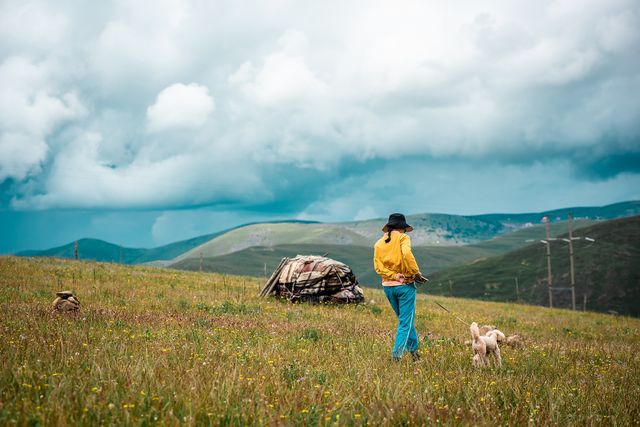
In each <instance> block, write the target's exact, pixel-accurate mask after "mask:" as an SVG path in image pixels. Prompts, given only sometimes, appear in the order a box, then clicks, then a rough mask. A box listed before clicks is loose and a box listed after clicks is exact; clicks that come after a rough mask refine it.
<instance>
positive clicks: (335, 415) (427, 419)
mask: <svg viewBox="0 0 640 427" xmlns="http://www.w3.org/2000/svg"><path fill="white" fill-rule="evenodd" d="M261 284H262V281H261V280H259V279H256V278H249V277H240V276H223V275H218V274H207V273H198V272H183V271H175V270H163V269H155V268H150V267H131V266H119V265H114V264H101V263H90V262H75V261H67V260H58V259H47V258H37V259H36V258H16V257H0V311H1V313H2V314H1V316H2V322H1V323H0V343H1V345H0V360H2V364H1V365H0V425H14V424H17V425H38V424H40V425H63V424H64V425H101V424H105V425H153V424H171V425H174V424H185V425H289V424H298V425H302V424H310V425H335V424H338V425H366V424H371V425H408V424H417V425H421V424H445V425H469V424H473V425H506V424H511V425H526V424H530V425H552V424H559V425H638V424H640V403H639V402H640V320H639V319H634V318H628V317H621V316H617V317H614V316H609V315H603V314H596V313H589V312H587V313H582V312H577V313H573V312H570V311H565V310H549V309H546V308H543V307H533V306H526V305H514V304H502V303H492V302H479V301H472V300H465V299H455V298H445V297H432V296H426V295H419V297H418V298H419V299H418V304H417V315H416V325H417V328H418V332H419V334H420V340H421V348H420V352H421V354H422V359H421V360H420V361H418V362H413V361H412V360H410V358H405V359H403V360H402V361H401V362H399V363H392V362H391V360H390V359H391V358H390V349H391V346H392V340H393V334H394V328H395V325H396V320H395V317H394V315H393V312H392V311H391V308H390V307H389V306H388V303H387V302H386V300H384V296H383V294H382V292H381V291H380V290H372V289H366V290H365V292H366V296H367V300H368V301H369V300H373V301H370V302H369V303H368V304H366V305H360V306H324V305H319V306H308V305H290V304H287V303H284V302H281V301H276V300H273V299H259V298H258V297H257V296H256V294H257V292H258V289H259V287H260V286H261ZM63 289H69V290H72V291H73V292H74V293H75V294H76V295H77V296H78V298H79V299H80V301H81V303H82V308H81V310H80V312H79V313H74V314H54V313H52V311H51V302H52V301H53V299H54V297H55V292H56V291H59V290H63ZM433 300H435V301H438V302H440V303H441V304H443V305H444V306H446V307H448V308H450V309H451V310H452V311H454V312H455V313H456V314H458V315H459V316H460V317H462V318H463V319H465V320H468V321H473V320H475V321H477V322H479V323H480V324H485V323H489V324H494V325H496V326H497V327H498V328H499V329H501V330H502V331H503V332H505V333H506V334H507V335H510V334H514V333H518V334H520V335H522V336H523V337H524V343H525V345H524V347H523V348H521V349H513V348H510V347H507V346H504V345H503V346H502V347H501V348H502V355H503V362H504V365H503V368H502V369H500V370H494V369H486V370H477V369H474V368H472V366H471V356H472V354H471V349H470V346H465V345H464V341H465V340H467V339H469V337H470V336H469V332H468V327H467V326H466V325H464V324H462V323H460V322H459V321H457V320H456V319H455V318H453V317H452V316H451V315H450V314H448V313H446V312H444V311H443V310H442V309H441V308H439V307H437V306H436V305H435V304H433V303H432V302H433ZM427 332H429V333H430V334H431V335H430V338H429V339H425V338H424V337H425V335H426V333H427Z"/></svg>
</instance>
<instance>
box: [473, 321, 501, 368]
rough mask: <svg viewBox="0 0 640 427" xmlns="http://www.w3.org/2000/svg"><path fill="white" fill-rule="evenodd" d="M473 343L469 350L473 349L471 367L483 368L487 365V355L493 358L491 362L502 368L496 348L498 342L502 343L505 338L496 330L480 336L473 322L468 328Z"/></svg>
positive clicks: (498, 350) (498, 351)
mask: <svg viewBox="0 0 640 427" xmlns="http://www.w3.org/2000/svg"><path fill="white" fill-rule="evenodd" d="M469 330H470V331H471V336H472V337H473V342H472V343H471V348H473V353H474V356H473V366H476V367H484V366H488V365H489V358H488V356H489V355H492V356H493V360H494V363H495V365H496V366H498V367H500V366H502V359H501V358H500V348H498V342H499V341H504V340H505V336H504V334H503V333H502V332H500V331H499V330H497V329H492V330H490V331H488V332H487V333H486V335H480V329H479V328H478V324H477V323H476V322H473V323H472V324H471V327H470V328H469Z"/></svg>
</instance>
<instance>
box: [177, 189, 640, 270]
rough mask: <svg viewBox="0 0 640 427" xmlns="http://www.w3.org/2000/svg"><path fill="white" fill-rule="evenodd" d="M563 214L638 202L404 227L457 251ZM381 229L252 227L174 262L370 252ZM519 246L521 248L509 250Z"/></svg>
mask: <svg viewBox="0 0 640 427" xmlns="http://www.w3.org/2000/svg"><path fill="white" fill-rule="evenodd" d="M569 211H575V212H576V213H575V214H574V216H575V217H576V218H579V219H582V220H583V221H593V220H594V219H595V218H617V217H620V216H629V215H631V214H634V213H635V214H640V202H637V201H634V202H624V203H617V204H615V205H609V206H603V207H587V208H582V207H577V208H565V209H558V210H553V211H547V212H539V213H525V214H489V215H477V216H463V215H448V214H418V215H409V216H407V222H409V223H410V224H411V225H412V226H413V227H414V231H413V232H412V233H411V239H412V242H413V246H439V247H443V246H462V245H474V244H480V243H481V242H483V241H486V240H491V239H495V238H499V237H502V236H504V235H508V233H509V232H512V231H522V230H527V229H531V230H530V231H529V232H531V233H532V234H537V233H538V231H536V230H539V229H540V228H539V224H540V219H541V218H542V217H543V216H544V215H548V216H549V217H550V218H551V221H552V223H553V224H554V225H555V224H556V223H560V224H562V223H563V221H564V220H565V219H566V214H567V213H568V212H569ZM384 223H385V219H383V218H379V219H372V220H366V221H352V222H341V223H328V224H324V223H314V224H304V223H279V224H271V223H262V224H252V225H248V226H245V227H239V228H237V229H235V230H232V231H229V232H227V233H225V234H223V235H221V236H218V237H216V238H214V239H212V240H210V241H208V242H206V243H204V244H202V245H200V246H198V247H195V248H193V249H192V250H190V251H189V252H187V253H184V254H182V255H180V256H179V257H177V258H176V259H175V260H174V261H176V262H178V261H182V260H185V259H188V258H197V259H199V258H200V256H204V257H206V258H213V257H218V256H222V255H226V254H230V253H234V252H239V251H242V250H244V249H247V248H250V247H261V246H264V247H276V246H280V245H317V246H318V247H324V246H325V245H347V246H365V247H368V248H370V247H372V246H373V243H374V242H375V241H376V240H377V239H378V238H379V237H380V234H381V231H380V229H381V228H382V225H383V224H384ZM520 237H521V236H516V237H513V238H520ZM496 243H497V242H496ZM519 246H522V245H516V246H515V247H519ZM513 248H514V247H513V246H508V247H506V249H507V250H508V249H513ZM353 251H355V252H360V251H358V250H357V249H353ZM445 252H446V251H445ZM467 252H469V250H463V251H462V253H464V254H466V253H467ZM478 256H486V254H484V253H482V252H480V253H479V255H478ZM462 259H466V258H464V256H463V258H462ZM198 262H199V261H198ZM450 265H452V264H446V266H450Z"/></svg>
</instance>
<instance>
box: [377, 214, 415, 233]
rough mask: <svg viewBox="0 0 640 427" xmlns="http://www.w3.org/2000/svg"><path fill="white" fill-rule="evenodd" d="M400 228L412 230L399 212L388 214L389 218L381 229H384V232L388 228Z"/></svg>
mask: <svg viewBox="0 0 640 427" xmlns="http://www.w3.org/2000/svg"><path fill="white" fill-rule="evenodd" d="M402 229H404V230H405V231H412V230H413V227H412V226H410V225H409V224H407V220H406V218H405V217H404V215H402V214H401V213H393V214H391V215H389V220H388V221H387V223H386V224H385V225H384V227H382V231H384V232H385V233H386V232H387V231H389V230H402Z"/></svg>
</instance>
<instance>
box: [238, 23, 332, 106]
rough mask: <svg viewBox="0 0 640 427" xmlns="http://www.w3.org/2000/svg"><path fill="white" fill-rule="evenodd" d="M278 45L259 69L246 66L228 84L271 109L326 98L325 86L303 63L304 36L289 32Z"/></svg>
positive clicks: (249, 65)
mask: <svg viewBox="0 0 640 427" xmlns="http://www.w3.org/2000/svg"><path fill="white" fill-rule="evenodd" d="M277 44H278V48H277V49H276V51H274V52H273V53H271V54H269V55H268V56H267V57H266V58H265V59H264V61H263V64H262V66H261V67H260V68H258V69H256V68H255V67H254V66H253V64H252V63H251V62H245V63H244V64H242V66H240V68H239V69H238V70H237V71H236V72H235V73H234V74H232V75H231V76H230V77H229V82H230V83H231V84H234V85H238V86H239V87H240V88H241V90H242V91H243V92H244V93H245V94H246V95H247V96H249V97H250V98H251V99H253V100H254V101H255V102H257V103H259V104H263V105H266V106H274V107H275V106H281V107H287V106H289V105H291V104H298V105H299V103H301V102H313V101H314V99H316V98H318V97H321V96H323V95H325V94H327V91H328V89H329V88H328V86H327V84H326V83H324V82H323V81H321V80H320V79H319V78H318V77H317V76H316V74H315V73H314V72H313V71H312V70H311V69H310V68H309V66H308V65H307V63H306V60H305V53H306V51H307V49H308V41H307V38H306V36H305V35H304V34H303V33H302V32H300V31H296V30H288V31H286V32H285V33H284V34H283V35H282V37H280V38H279V39H278V42H277Z"/></svg>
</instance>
